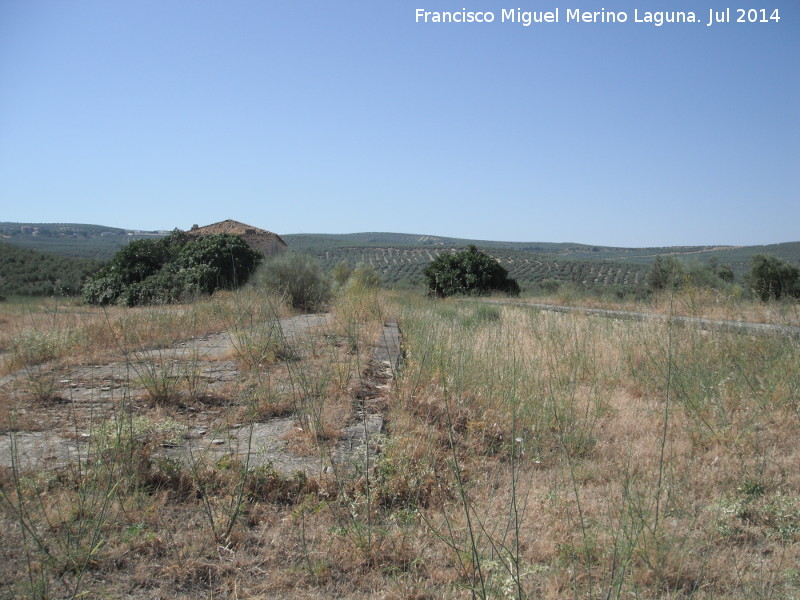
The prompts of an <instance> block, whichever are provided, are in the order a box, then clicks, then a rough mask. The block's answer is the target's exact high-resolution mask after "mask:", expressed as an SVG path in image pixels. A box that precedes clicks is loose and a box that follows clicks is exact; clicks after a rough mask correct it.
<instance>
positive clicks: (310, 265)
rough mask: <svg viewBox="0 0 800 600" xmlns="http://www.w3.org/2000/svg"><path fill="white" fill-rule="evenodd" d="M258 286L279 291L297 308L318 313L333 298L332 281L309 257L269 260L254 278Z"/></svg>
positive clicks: (283, 257)
mask: <svg viewBox="0 0 800 600" xmlns="http://www.w3.org/2000/svg"><path fill="white" fill-rule="evenodd" d="M253 281H254V284H255V286H256V287H261V288H264V289H267V290H269V291H272V292H277V293H278V294H280V295H281V296H283V297H285V298H286V299H287V300H288V301H289V302H290V303H291V305H292V306H293V307H295V308H299V309H302V310H318V309H320V308H322V307H323V306H324V305H325V304H326V303H327V302H328V301H329V300H330V298H331V282H330V279H329V278H328V276H327V275H326V274H325V273H324V272H323V271H322V268H321V267H320V266H319V263H318V262H317V261H316V260H314V258H313V257H312V256H309V255H308V254H294V253H291V252H289V253H286V254H283V255H281V256H278V257H275V258H272V259H270V260H268V261H266V262H265V263H264V264H263V265H262V266H261V268H259V270H258V271H257V272H256V274H255V276H254V277H253Z"/></svg>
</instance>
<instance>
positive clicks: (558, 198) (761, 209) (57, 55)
mask: <svg viewBox="0 0 800 600" xmlns="http://www.w3.org/2000/svg"><path fill="white" fill-rule="evenodd" d="M739 8H748V9H756V12H757V14H755V13H751V15H750V16H756V17H759V18H761V17H762V16H765V17H766V18H767V22H766V23H758V22H757V23H749V22H744V23H738V22H735V21H736V19H737V17H738V16H739V13H738V12H737V9H739ZM417 9H422V10H423V12H424V11H428V12H431V13H435V12H440V13H441V12H443V11H454V12H457V13H462V10H463V11H471V12H473V13H482V14H484V15H486V13H491V15H493V16H494V21H493V22H491V23H486V22H484V23H475V22H471V23H452V22H451V23H433V22H430V17H429V22H428V23H425V22H424V20H423V19H417ZM504 9H514V10H516V9H520V10H521V11H533V12H538V13H541V12H547V11H555V10H556V9H558V12H559V21H558V22H550V23H533V24H531V25H530V26H525V25H523V24H522V23H519V22H510V21H508V20H506V21H505V22H503V21H502V14H503V10H504ZM726 9H730V13H731V20H732V21H733V22H729V23H714V24H712V25H711V26H707V23H708V20H709V11H711V10H713V11H715V14H716V11H725V10H726ZM762 9H763V12H762ZM575 10H579V11H598V13H597V17H598V18H597V20H598V21H600V22H583V21H581V22H575V20H574V19H573V20H571V21H570V22H567V16H568V14H567V11H575ZM658 11H666V12H669V13H674V12H676V11H684V12H688V11H693V12H694V13H695V15H696V17H697V19H698V21H699V22H697V23H686V22H683V23H664V24H663V25H661V26H656V25H655V24H653V23H649V22H636V18H637V16H638V18H639V19H640V20H641V19H645V18H646V13H647V12H651V13H652V12H658ZM610 13H614V14H615V15H616V16H617V17H618V19H617V22H609V21H610V16H609V15H610ZM573 14H574V13H573ZM581 14H582V12H581ZM622 16H625V17H627V20H626V22H624V23H622V22H619V21H620V20H621V18H622ZM747 16H748V15H747V13H745V18H747ZM774 17H779V18H780V20H776V19H775V18H774ZM604 18H605V20H606V22H602V20H604ZM228 218H230V219H235V220H238V221H243V222H245V223H249V224H251V225H254V226H256V227H261V228H263V229H268V230H271V231H275V232H277V233H280V234H289V233H353V232H362V231H391V232H401V233H419V234H429V235H442V236H451V237H462V238H471V239H483V240H505V241H540V242H579V243H586V244H597V245H607V246H623V247H639V246H671V245H711V244H726V245H727V244H730V245H752V244H769V243H778V242H786V241H797V240H800V2H798V1H797V0H771V1H765V0H750V1H749V3H747V4H737V3H735V2H734V1H733V0H708V1H706V0H694V1H692V2H682V1H681V0H662V1H655V0H638V1H635V0H602V1H600V0H592V1H588V0H583V1H580V0H576V1H574V2H573V1H572V0H536V1H533V0H518V3H516V4H515V3H513V2H510V1H509V2H504V1H502V0H474V1H472V0H470V1H468V0H459V1H458V2H453V1H450V0H417V3H412V2H409V1H408V0H379V1H374V0H371V1H368V0H338V1H336V2H331V1H330V0H305V1H303V2H295V1H291V0H259V1H254V2H250V1H243V0H231V1H226V2H221V1H218V0H192V1H183V0H158V1H150V0H136V1H125V0H116V1H113V2H109V1H108V0H102V1H97V0H62V1H56V0H47V1H44V0H0V221H19V222H47V223H51V222H71V223H92V224H100V225H106V226H113V227H123V228H127V229H147V230H153V229H166V230H171V229H174V228H176V227H177V228H181V229H188V228H189V227H191V225H192V224H195V223H196V224H200V225H205V224H209V223H213V222H216V221H221V220H223V219H228Z"/></svg>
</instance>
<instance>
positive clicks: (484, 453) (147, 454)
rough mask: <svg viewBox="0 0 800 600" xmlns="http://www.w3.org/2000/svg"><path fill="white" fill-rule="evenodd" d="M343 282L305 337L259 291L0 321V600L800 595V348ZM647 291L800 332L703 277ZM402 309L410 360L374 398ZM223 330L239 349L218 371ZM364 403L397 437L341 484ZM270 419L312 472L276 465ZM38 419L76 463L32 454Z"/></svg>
mask: <svg viewBox="0 0 800 600" xmlns="http://www.w3.org/2000/svg"><path fill="white" fill-rule="evenodd" d="M366 279H370V278H369V277H367V278H366ZM312 281H314V280H312ZM348 281H349V278H348V279H345V280H344V285H340V286H339V289H340V292H339V294H338V295H337V296H336V297H333V298H331V299H330V302H331V304H330V306H331V310H332V314H331V316H330V317H326V316H325V315H317V316H315V318H317V319H318V320H317V321H315V322H316V323H319V325H318V326H316V327H317V328H316V329H315V328H308V329H305V330H304V331H305V333H304V334H302V335H301V334H298V333H292V332H291V329H290V328H289V327H288V323H289V321H286V320H283V321H282V320H281V319H282V318H285V317H286V316H287V314H288V313H287V309H286V308H282V307H280V306H279V305H278V304H277V300H276V298H275V297H266V296H264V295H263V293H261V292H257V291H256V289H255V288H247V289H242V290H237V291H232V292H226V293H222V294H215V295H214V296H213V297H210V298H209V297H205V298H203V299H202V300H200V301H198V302H195V303H193V304H187V305H183V306H181V307H180V310H174V309H173V308H171V307H157V306H154V307H143V308H137V309H135V310H131V309H128V308H125V307H123V306H112V307H105V308H94V307H89V308H87V307H85V306H78V305H72V304H59V305H57V304H55V303H54V302H53V301H52V300H50V301H47V302H44V301H42V302H41V303H40V304H38V305H36V306H29V307H28V308H27V309H25V308H24V307H22V306H21V305H19V304H6V305H3V306H2V308H0V311H2V312H0V319H2V323H3V325H4V327H3V329H2V332H0V333H2V335H0V345H2V347H0V351H2V352H3V357H4V360H5V361H6V363H5V365H4V367H5V372H6V373H9V372H11V371H15V372H16V374H15V375H14V376H13V377H12V378H8V379H6V380H5V381H6V383H5V387H4V388H3V390H2V392H3V393H2V396H0V398H2V405H0V409H2V421H0V423H2V426H1V427H2V430H3V432H4V435H3V437H2V438H0V441H2V443H5V444H6V445H5V446H4V449H8V451H7V452H4V453H3V454H2V456H4V457H8V459H9V462H8V463H6V466H5V467H2V468H0V519H1V520H0V535H2V539H3V544H2V545H0V556H1V557H2V561H0V582H2V583H1V584H0V585H2V586H3V587H2V590H3V596H4V597H9V598H45V597H123V596H131V597H136V596H142V597H144V596H169V597H174V598H178V599H181V598H183V599H188V598H196V597H207V596H211V595H213V596H214V597H217V598H231V599H232V598H237V597H282V596H293V597H297V596H300V597H342V598H354V599H355V598H363V597H369V596H375V595H381V594H382V595H385V596H387V597H397V598H462V597H465V596H466V597H476V598H539V597H542V598H565V599H566V598H571V599H574V598H587V599H588V598H601V597H602V598H623V597H638V598H672V599H676V600H677V599H678V598H695V599H698V600H701V599H710V598H715V599H719V598H743V597H746V598H777V599H787V600H788V599H789V598H793V597H796V596H797V595H798V593H800V576H798V572H797V564H799V563H800V493H798V490H800V473H798V471H797V469H796V465H797V461H798V459H799V458H800V457H799V456H798V451H797V448H796V442H795V441H796V439H797V436H798V434H800V387H798V384H797V382H798V381H800V371H799V370H798V369H800V355H799V354H798V345H797V343H796V341H794V340H792V339H791V338H788V337H787V338H784V337H780V336H777V335H771V334H770V335H749V334H745V335H743V334H739V333H733V332H729V331H714V330H709V331H705V330H701V329H699V328H695V327H694V326H692V325H691V324H685V325H682V326H678V325H675V324H672V323H670V322H668V321H631V320H624V321H623V320H613V319H600V318H594V317H587V316H584V315H581V314H561V313H552V312H540V311H537V310H531V309H526V308H519V307H511V306H500V305H496V304H485V303H482V302H477V301H474V300H453V299H448V300H440V299H425V298H422V297H421V296H419V295H411V294H407V295H394V294H388V293H386V292H383V291H379V290H377V289H376V288H375V287H373V286H370V285H361V284H355V283H348ZM663 294H666V295H663ZM654 298H659V299H660V300H661V299H664V298H666V299H667V300H668V301H669V303H670V304H669V306H671V307H678V306H679V305H687V306H688V305H689V304H691V306H692V310H693V311H694V314H697V315H701V316H703V315H711V316H715V317H723V318H724V317H725V316H726V315H725V314H720V313H718V312H716V311H719V310H725V311H726V314H727V316H729V317H737V318H738V316H739V315H740V314H748V315H749V314H751V313H752V314H754V315H755V314H756V313H757V312H760V313H761V320H774V319H776V318H778V317H776V314H775V311H776V310H777V308H785V310H786V311H787V314H788V316H787V317H786V319H788V321H789V322H796V321H797V320H798V316H797V305H796V303H795V304H793V303H791V302H785V303H779V302H770V303H768V304H762V303H761V302H756V303H751V302H749V301H747V300H744V299H741V298H740V299H738V300H728V301H727V302H729V303H727V304H724V305H722V307H720V305H719V304H718V303H717V301H716V298H717V297H716V296H714V295H712V294H706V293H705V292H704V291H703V290H698V289H696V288H694V287H693V286H685V287H683V288H682V289H679V290H674V291H673V290H667V291H666V292H662V294H659V295H656V296H654ZM712 311H713V312H712ZM792 311H794V312H792ZM389 318H395V319H397V320H398V322H399V323H400V326H401V330H402V331H403V334H404V349H405V353H406V360H405V364H404V366H403V368H402V370H401V371H400V372H397V373H396V380H395V382H394V385H393V387H391V388H386V389H385V390H384V391H380V390H378V389H377V388H375V387H374V386H373V387H370V386H368V385H367V384H366V383H367V377H368V375H369V374H368V373H367V368H368V365H369V362H368V359H369V356H370V355H371V343H372V342H374V340H375V339H376V338H377V337H378V332H380V331H381V330H382V327H383V323H384V322H385V321H386V320H388V319H389ZM781 318H783V317H781ZM301 319H306V317H302V318H301ZM291 322H294V323H297V322H302V321H301V320H300V321H298V320H297V319H293V320H292V321H291ZM223 330H224V331H228V332H229V334H230V338H229V339H230V343H231V345H230V348H229V350H228V354H223V355H220V356H215V357H213V358H211V357H204V352H206V351H208V348H209V346H204V345H203V344H205V343H207V342H204V341H203V340H204V339H206V338H207V337H208V335H209V333H211V332H213V331H223ZM20 369H21V370H20ZM104 371H108V373H107V374H105V375H103V374H101V373H103V372H104ZM37 382H38V384H42V387H41V388H38V389H45V388H46V387H47V386H50V387H49V390H50V391H49V393H44V394H39V393H35V388H36V385H38V384H37ZM84 386H85V387H86V389H84ZM45 391H47V390H45ZM65 400H66V402H65ZM367 406H369V410H370V411H380V412H381V413H382V414H383V416H384V417H385V420H386V423H388V427H387V429H386V430H385V431H384V432H383V433H382V434H380V435H375V436H373V437H370V438H369V440H368V444H366V445H365V446H364V449H365V450H364V452H363V455H362V454H359V453H358V452H354V454H353V460H352V462H351V463H349V464H350V466H349V467H347V468H345V467H343V466H342V465H341V463H336V462H333V461H332V460H331V457H332V456H333V454H334V453H335V451H336V448H337V447H338V446H337V445H338V444H339V443H342V444H344V445H345V446H346V445H347V444H348V443H349V444H352V443H353V442H352V439H350V438H349V437H347V436H345V435H344V434H343V433H342V432H343V427H344V426H345V425H346V424H349V422H350V420H351V419H352V418H353V415H354V414H358V411H361V410H366V407H367ZM278 419H288V420H289V422H288V424H287V433H286V434H285V436H286V437H285V439H283V440H282V443H283V444H285V445H286V447H287V448H288V450H287V452H288V456H290V457H292V460H294V461H302V460H314V461H318V462H317V463H315V464H318V465H319V467H318V468H316V469H315V470H303V471H294V472H293V471H292V469H291V468H286V467H282V466H280V465H277V464H270V463H269V462H267V461H264V459H263V452H264V450H263V448H262V446H264V445H268V444H272V443H275V442H276V440H270V439H268V438H264V437H259V435H261V434H259V432H260V431H261V430H262V429H261V428H263V427H265V426H266V425H268V424H270V423H273V422H274V421H276V420H278ZM42 429H44V430H45V431H47V435H50V436H59V439H60V440H61V441H60V443H62V444H64V445H65V446H66V447H68V448H73V450H70V452H69V453H66V454H64V455H59V454H58V453H54V454H47V455H42V456H41V460H39V461H35V460H31V457H30V443H29V441H27V440H29V439H31V437H34V436H35V434H37V433H38V432H37V430H42ZM200 432H205V433H200ZM340 438H343V439H340ZM202 441H204V443H201V442H202ZM39 443H41V442H39ZM26 444H28V445H27V446H26ZM70 444H72V445H70ZM181 447H189V448H192V452H190V453H186V452H185V451H184V453H183V454H181V453H179V450H178V449H179V448H181ZM366 448H370V450H371V454H367V453H366ZM46 457H49V458H46Z"/></svg>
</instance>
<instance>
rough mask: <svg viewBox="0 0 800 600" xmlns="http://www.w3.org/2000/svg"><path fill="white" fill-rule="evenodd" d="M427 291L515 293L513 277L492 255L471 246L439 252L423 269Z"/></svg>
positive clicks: (441, 292)
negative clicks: (451, 251) (453, 250)
mask: <svg viewBox="0 0 800 600" xmlns="http://www.w3.org/2000/svg"><path fill="white" fill-rule="evenodd" d="M423 275H424V277H425V283H426V285H427V286H428V290H429V292H430V293H432V294H435V295H437V296H454V295H457V294H463V295H467V296H479V295H487V294H491V293H492V292H504V293H506V294H510V295H518V294H519V285H518V284H517V282H516V280H514V279H510V278H509V276H508V271H506V270H505V269H504V268H503V267H502V266H501V265H500V264H499V263H498V262H497V261H496V260H495V259H494V258H492V257H491V256H489V255H488V254H486V253H485V252H481V251H480V250H478V248H476V247H475V246H474V245H469V246H467V248H466V249H465V250H461V251H460V252H455V253H452V254H451V253H443V254H440V255H439V256H438V257H437V258H436V259H435V260H433V261H432V262H431V263H430V264H429V265H428V266H427V267H425V270H424V271H423Z"/></svg>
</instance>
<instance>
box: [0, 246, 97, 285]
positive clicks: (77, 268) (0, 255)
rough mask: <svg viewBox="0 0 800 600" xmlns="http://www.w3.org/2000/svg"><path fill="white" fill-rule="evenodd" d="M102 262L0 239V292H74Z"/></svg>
mask: <svg viewBox="0 0 800 600" xmlns="http://www.w3.org/2000/svg"><path fill="white" fill-rule="evenodd" d="M102 265H103V262H102V261H100V260H94V259H89V258H73V257H70V256H59V255H56V254H50V253H48V252H39V251H38V250H31V249H28V248H20V247H17V246H12V245H11V244H5V243H2V242H0V295H1V296H4V297H9V296H76V295H79V294H80V293H81V288H82V287H83V284H84V282H85V281H86V280H87V279H88V278H89V276H90V275H91V274H92V273H94V272H95V271H97V270H98V269H99V268H100V267H101V266H102Z"/></svg>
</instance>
